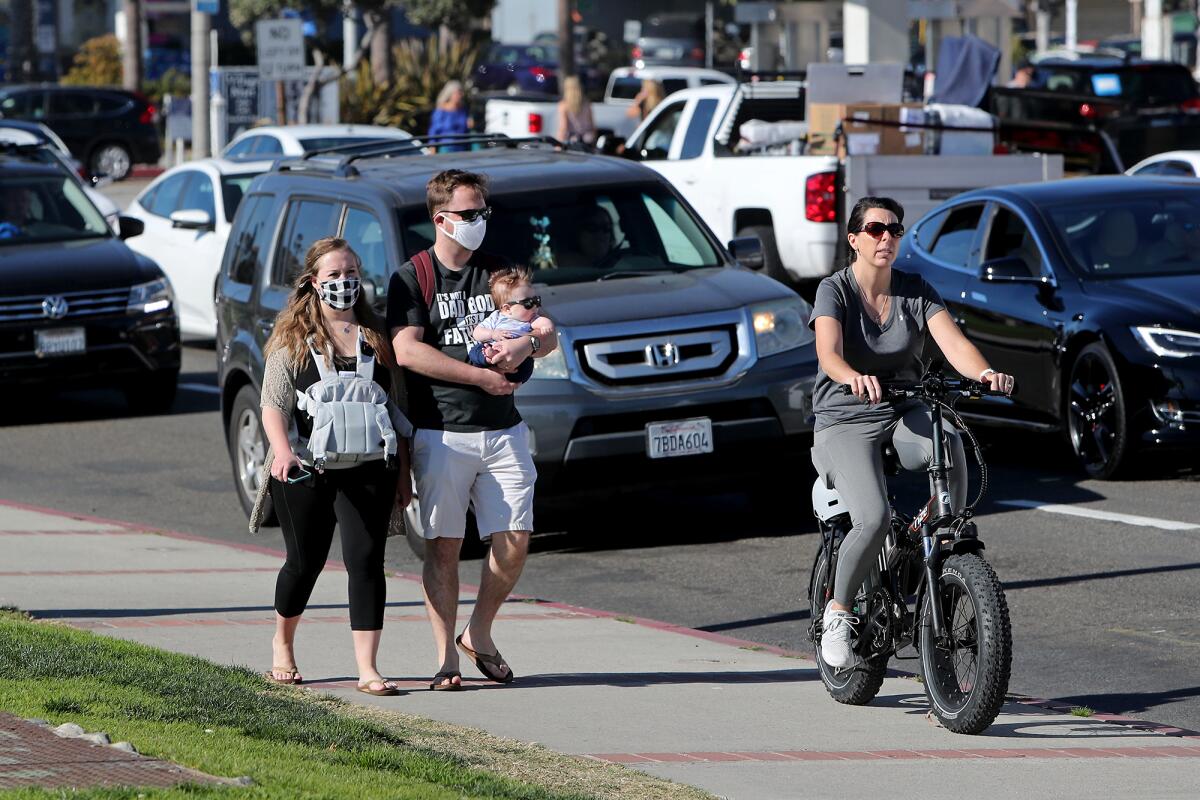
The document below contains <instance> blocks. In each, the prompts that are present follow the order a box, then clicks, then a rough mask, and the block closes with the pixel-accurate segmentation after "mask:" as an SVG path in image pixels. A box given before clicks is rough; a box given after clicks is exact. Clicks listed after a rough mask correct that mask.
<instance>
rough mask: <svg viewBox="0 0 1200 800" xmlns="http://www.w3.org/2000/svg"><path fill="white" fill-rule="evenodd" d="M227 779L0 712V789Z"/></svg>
mask: <svg viewBox="0 0 1200 800" xmlns="http://www.w3.org/2000/svg"><path fill="white" fill-rule="evenodd" d="M229 782H230V781H228V780H226V779H224V778H214V777H213V776H211V775H205V774H204V773H201V772H196V771H194V770H190V769H187V768H186V767H181V766H179V765H178V764H172V763H171V762H169V761H162V760H160V759H157V758H146V757H145V756H140V755H136V754H134V753H127V752H125V751H123V750H117V749H114V748H112V747H104V746H102V745H97V744H92V743H90V742H86V741H83V740H81V739H64V738H60V737H59V736H57V735H55V734H54V732H53V731H51V730H50V729H49V728H45V727H42V726H41V725H35V724H33V723H30V722H26V721H25V720H22V719H18V718H17V717H14V716H11V715H9V714H4V713H0V789H15V788H18V787H21V786H39V787H43V788H56V787H72V788H83V787H90V786H163V787H166V786H178V785H180V784H183V783H193V784H212V783H229Z"/></svg>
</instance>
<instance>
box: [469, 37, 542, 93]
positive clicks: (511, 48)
mask: <svg viewBox="0 0 1200 800" xmlns="http://www.w3.org/2000/svg"><path fill="white" fill-rule="evenodd" d="M473 80H474V83H475V86H476V88H478V89H479V90H481V91H485V92H488V91H504V90H508V91H512V92H514V93H516V92H520V93H535V94H555V95H556V94H558V47H557V45H552V44H531V45H525V44H499V43H497V44H493V45H492V46H491V47H490V48H489V49H488V52H487V54H486V55H485V56H484V57H483V60H481V61H480V62H479V65H478V66H477V67H475V75H474V79H473Z"/></svg>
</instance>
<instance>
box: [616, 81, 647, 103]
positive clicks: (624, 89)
mask: <svg viewBox="0 0 1200 800" xmlns="http://www.w3.org/2000/svg"><path fill="white" fill-rule="evenodd" d="M641 90H642V79H641V78H617V79H616V80H615V81H613V86H612V94H611V95H610V96H611V97H612V99H613V100H632V99H633V98H635V97H637V93H638V92H640V91H641Z"/></svg>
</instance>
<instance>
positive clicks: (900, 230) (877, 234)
mask: <svg viewBox="0 0 1200 800" xmlns="http://www.w3.org/2000/svg"><path fill="white" fill-rule="evenodd" d="M884 231H887V232H888V233H890V234H891V235H892V238H893V239H899V238H900V237H901V236H903V235H904V226H903V225H901V224H900V223H899V222H891V223H888V224H884V223H882V222H868V223H867V224H866V225H863V226H862V229H861V230H860V231H859V233H865V234H867V235H868V236H870V237H871V238H873V239H882V238H883V232H884Z"/></svg>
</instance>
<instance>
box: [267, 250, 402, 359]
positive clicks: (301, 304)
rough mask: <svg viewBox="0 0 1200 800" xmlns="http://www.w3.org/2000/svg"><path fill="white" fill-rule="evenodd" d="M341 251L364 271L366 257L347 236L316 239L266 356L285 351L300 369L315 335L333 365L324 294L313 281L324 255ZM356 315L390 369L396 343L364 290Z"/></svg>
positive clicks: (356, 303)
mask: <svg viewBox="0 0 1200 800" xmlns="http://www.w3.org/2000/svg"><path fill="white" fill-rule="evenodd" d="M338 250H345V251H346V252H347V253H349V254H350V255H352V256H354V260H355V261H356V262H357V263H358V269H359V272H360V273H361V272H362V259H360V258H359V257H358V253H355V252H354V250H353V248H351V247H350V243H349V242H347V241H346V240H345V239H339V238H337V237H335V236H327V237H325V238H324V239H317V240H316V241H315V242H313V243H312V247H310V248H308V253H307V254H306V255H305V256H304V269H303V271H301V273H300V276H299V277H298V278H296V284H295V288H294V289H293V290H292V295H291V297H289V298H288V302H287V305H286V306H284V308H283V310H282V311H280V312H279V316H278V317H276V319H275V330H273V331H272V332H271V338H270V339H268V340H267V346H266V347H265V348H264V356H270V355H271V353H273V352H275V351H276V350H284V351H286V352H287V355H288V360H289V361H290V362H291V365H292V368H293V369H294V370H296V371H297V372H299V371H300V370H302V369H304V367H305V366H307V364H308V359H309V351H308V340H309V339H310V338H311V339H312V342H313V346H314V347H315V348H316V350H317V352H318V353H323V354H324V356H325V363H326V364H329V365H330V366H331V367H332V366H333V353H334V348H333V337H331V336H330V335H329V330H328V329H327V328H326V327H325V318H324V316H322V314H321V302H322V301H321V295H320V293H319V291H318V289H317V287H316V286H315V285H314V284H313V281H314V280H315V278H316V277H317V273H318V272H319V271H320V269H321V268H320V266H319V264H320V261H321V258H322V257H323V256H326V255H328V254H329V253H333V252H335V251H338ZM354 317H355V319H356V320H357V321H358V324H359V325H360V326H361V327H362V332H363V338H365V339H366V340H367V344H369V345H371V348H372V349H373V350H374V351H375V355H376V358H377V359H378V360H379V362H380V363H381V364H383V365H384V366H385V367H387V368H388V369H389V370H390V369H392V368H394V367H395V365H396V359H395V357H394V356H393V355H392V346H391V343H390V342H388V338H387V333H386V329H385V327H384V324H383V320H381V319H380V318H379V315H378V314H376V313H375V310H374V309H373V308H371V304H370V303H368V302H367V296H366V294H365V293H364V292H361V291H360V292H359V293H358V299H357V300H356V301H354Z"/></svg>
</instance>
